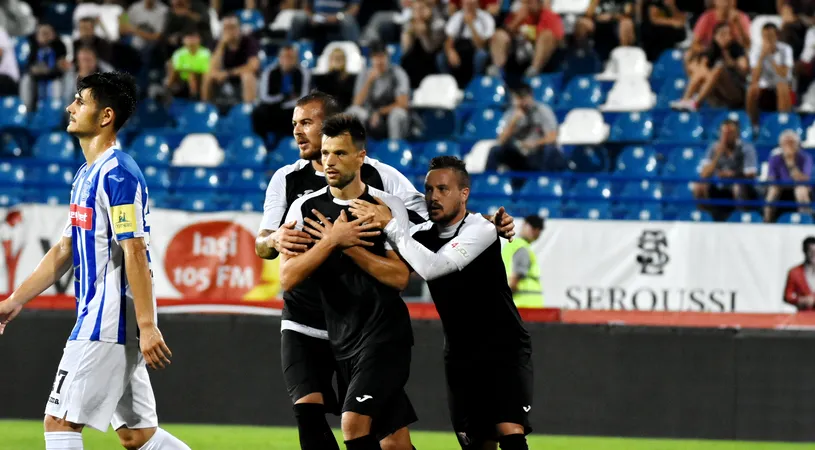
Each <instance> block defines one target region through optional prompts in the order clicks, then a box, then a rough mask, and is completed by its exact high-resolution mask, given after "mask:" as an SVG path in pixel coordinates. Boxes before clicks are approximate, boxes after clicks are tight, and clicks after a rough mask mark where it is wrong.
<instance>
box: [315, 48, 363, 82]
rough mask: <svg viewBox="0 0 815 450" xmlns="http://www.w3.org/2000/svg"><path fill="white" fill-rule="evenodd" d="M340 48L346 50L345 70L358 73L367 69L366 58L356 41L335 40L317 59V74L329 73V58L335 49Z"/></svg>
mask: <svg viewBox="0 0 815 450" xmlns="http://www.w3.org/2000/svg"><path fill="white" fill-rule="evenodd" d="M336 48H339V49H341V50H342V51H343V52H345V70H346V71H347V72H348V73H353V74H358V73H360V72H362V71H363V70H364V69H365V58H363V57H362V52H361V51H360V50H359V46H358V45H357V44H356V43H355V42H350V41H334V42H330V43H329V44H328V45H326V46H325V48H324V49H323V53H322V54H320V57H319V58H318V59H317V67H315V68H314V71H313V73H314V74H315V75H319V74H324V73H328V67H329V61H328V60H329V58H330V57H331V52H333V51H334V49H336Z"/></svg>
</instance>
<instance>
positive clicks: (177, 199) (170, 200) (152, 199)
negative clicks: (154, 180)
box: [147, 191, 182, 209]
mask: <svg viewBox="0 0 815 450" xmlns="http://www.w3.org/2000/svg"><path fill="white" fill-rule="evenodd" d="M181 199H182V196H180V195H175V194H170V193H168V192H167V191H158V192H155V193H153V192H152V191H151V192H150V194H149V195H148V196H147V201H148V203H150V207H151V208H165V209H178V208H179V206H180V205H181Z"/></svg>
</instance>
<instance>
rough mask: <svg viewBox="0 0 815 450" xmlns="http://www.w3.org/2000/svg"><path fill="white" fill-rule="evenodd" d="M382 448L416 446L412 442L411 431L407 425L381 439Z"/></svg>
mask: <svg viewBox="0 0 815 450" xmlns="http://www.w3.org/2000/svg"><path fill="white" fill-rule="evenodd" d="M379 446H380V447H382V450H415V449H416V447H414V446H413V444H411V442H410V431H408V428H407V427H404V428H400V429H399V430H397V431H396V432H394V433H392V434H390V435H388V436H386V437H385V438H384V439H382V440H381V441H379Z"/></svg>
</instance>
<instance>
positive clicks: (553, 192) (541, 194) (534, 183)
mask: <svg viewBox="0 0 815 450" xmlns="http://www.w3.org/2000/svg"><path fill="white" fill-rule="evenodd" d="M520 197H521V198H524V199H527V198H530V199H531V198H541V199H548V200H557V201H558V202H559V201H560V199H561V198H562V197H563V182H562V181H561V180H559V179H557V178H552V177H548V176H538V177H533V178H530V179H528V180H526V183H524V185H523V187H522V188H521V191H520Z"/></svg>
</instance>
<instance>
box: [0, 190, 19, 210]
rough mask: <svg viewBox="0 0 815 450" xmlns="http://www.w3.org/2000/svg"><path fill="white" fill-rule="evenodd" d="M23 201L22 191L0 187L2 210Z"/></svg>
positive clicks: (0, 206) (0, 205)
mask: <svg viewBox="0 0 815 450" xmlns="http://www.w3.org/2000/svg"><path fill="white" fill-rule="evenodd" d="M22 201H23V191H22V189H8V188H3V187H0V208H9V207H12V206H14V205H16V204H18V203H22Z"/></svg>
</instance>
